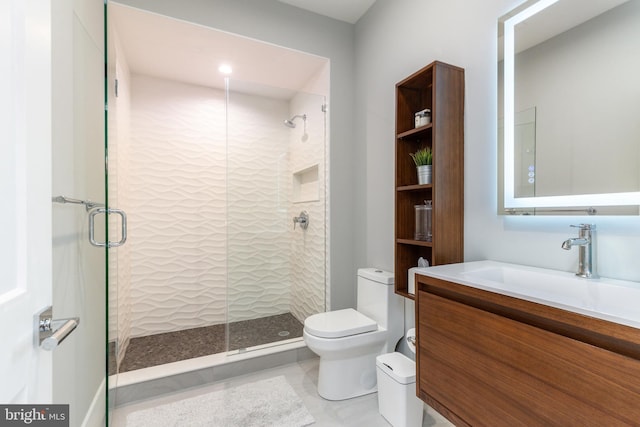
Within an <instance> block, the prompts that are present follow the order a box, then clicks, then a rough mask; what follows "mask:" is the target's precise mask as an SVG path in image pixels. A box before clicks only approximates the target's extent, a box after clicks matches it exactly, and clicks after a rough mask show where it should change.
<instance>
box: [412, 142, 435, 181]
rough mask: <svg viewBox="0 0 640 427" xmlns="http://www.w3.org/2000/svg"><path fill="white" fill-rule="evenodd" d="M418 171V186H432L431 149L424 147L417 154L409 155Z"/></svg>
mask: <svg viewBox="0 0 640 427" xmlns="http://www.w3.org/2000/svg"><path fill="white" fill-rule="evenodd" d="M409 155H410V156H411V158H412V159H413V161H414V163H415V164H416V168H417V169H418V184H431V162H432V160H433V156H432V153H431V147H423V148H421V149H419V150H418V151H416V152H415V153H409Z"/></svg>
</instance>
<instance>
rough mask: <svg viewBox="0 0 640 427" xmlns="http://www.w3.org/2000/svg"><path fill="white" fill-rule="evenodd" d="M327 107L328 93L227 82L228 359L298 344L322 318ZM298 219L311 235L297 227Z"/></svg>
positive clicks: (323, 306) (234, 81)
mask: <svg viewBox="0 0 640 427" xmlns="http://www.w3.org/2000/svg"><path fill="white" fill-rule="evenodd" d="M324 103H325V99H324V97H323V96H322V95H317V94H308V93H301V92H299V93H293V92H292V91H284V90H279V89H277V88H273V87H267V86H264V85H256V84H248V83H246V82H240V81H236V80H230V81H229V82H228V87H227V164H226V168H227V171H226V172H227V178H226V185H227V189H226V190H227V191H226V193H227V236H226V237H227V310H228V313H227V315H228V326H227V328H228V334H227V337H228V350H229V351H230V352H236V351H244V350H249V349H257V348H262V347H264V346H269V345H274V344H280V343H283V342H290V341H291V340H300V339H302V338H301V337H302V324H303V322H304V319H305V318H306V317H307V316H309V315H311V314H315V313H318V312H322V311H325V253H326V244H325V240H326V238H325V214H326V208H325V193H326V188H325V184H324V182H325V171H326V167H325V160H326V156H325V152H326V137H325V128H326V124H325V113H324V108H323V106H324ZM285 120H290V122H289V123H288V124H285ZM302 212H306V213H307V214H308V215H309V223H308V227H306V228H305V227H304V226H303V225H304V224H302V223H300V222H299V223H295V222H294V221H293V218H294V217H300V216H301V213H302ZM294 226H295V229H294Z"/></svg>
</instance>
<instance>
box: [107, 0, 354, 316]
mask: <svg viewBox="0 0 640 427" xmlns="http://www.w3.org/2000/svg"><path fill="white" fill-rule="evenodd" d="M118 3H122V4H126V5H129V6H133V7H137V8H140V9H144V10H149V11H152V12H156V13H159V14H162V15H166V16H171V17H174V18H178V19H182V20H185V21H189V22H194V23H198V24H202V25H205V26H208V27H212V28H216V29H220V30H224V31H229V32H232V33H235V34H240V35H243V36H247V37H252V38H255V39H258V40H262V41H266V42H270V43H274V44H277V45H280V46H284V47H288V48H292V49H297V50H300V51H304V52H308V53H312V54H316V55H320V56H324V57H326V58H329V60H330V61H331V93H330V98H329V111H330V118H329V126H330V134H329V138H330V145H331V148H330V150H329V151H330V153H329V167H330V174H329V180H330V182H329V185H330V189H329V205H330V209H331V212H330V217H329V221H328V223H329V230H330V236H329V244H330V248H329V255H330V260H329V262H330V271H331V274H330V276H331V279H330V281H331V293H330V297H331V308H332V309H339V308H345V307H350V306H355V272H356V268H357V267H358V266H359V265H358V264H356V262H355V261H354V253H356V249H355V240H354V230H353V224H354V223H355V222H356V221H355V214H356V212H355V201H354V199H355V194H356V190H355V187H354V176H355V175H356V174H357V173H358V166H357V165H356V166H354V156H355V153H354V138H353V130H354V118H353V112H354V96H353V94H354V76H355V73H354V57H355V51H354V45H353V32H354V26H353V25H351V24H347V23H344V22H341V21H337V20H334V19H329V18H326V17H322V16H320V15H317V14H314V13H310V12H306V11H303V10H302V9H298V8H294V7H291V6H288V5H286V4H284V3H280V2H278V1H276V0H181V1H175V0H160V1H159V0H121V1H118ZM358 252H360V251H358ZM363 260H364V259H363Z"/></svg>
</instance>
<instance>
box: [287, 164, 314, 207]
mask: <svg viewBox="0 0 640 427" xmlns="http://www.w3.org/2000/svg"><path fill="white" fill-rule="evenodd" d="M319 176H320V175H319V174H318V165H317V164H316V165H313V166H309V167H308V168H305V169H302V170H299V171H297V172H294V173H293V203H304V202H317V201H319V200H320V181H319Z"/></svg>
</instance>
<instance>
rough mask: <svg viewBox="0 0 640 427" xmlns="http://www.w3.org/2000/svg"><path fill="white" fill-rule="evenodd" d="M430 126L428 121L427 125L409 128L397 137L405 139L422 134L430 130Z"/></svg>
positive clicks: (431, 125)
mask: <svg viewBox="0 0 640 427" xmlns="http://www.w3.org/2000/svg"><path fill="white" fill-rule="evenodd" d="M432 127H433V124H432V123H429V124H428V125H424V126H420V127H419V128H413V129H409V130H408V131H405V132H402V133H399V134H398V136H397V138H398V139H406V138H409V137H416V136H422V134H426V133H427V131H429V130H431V128H432Z"/></svg>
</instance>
